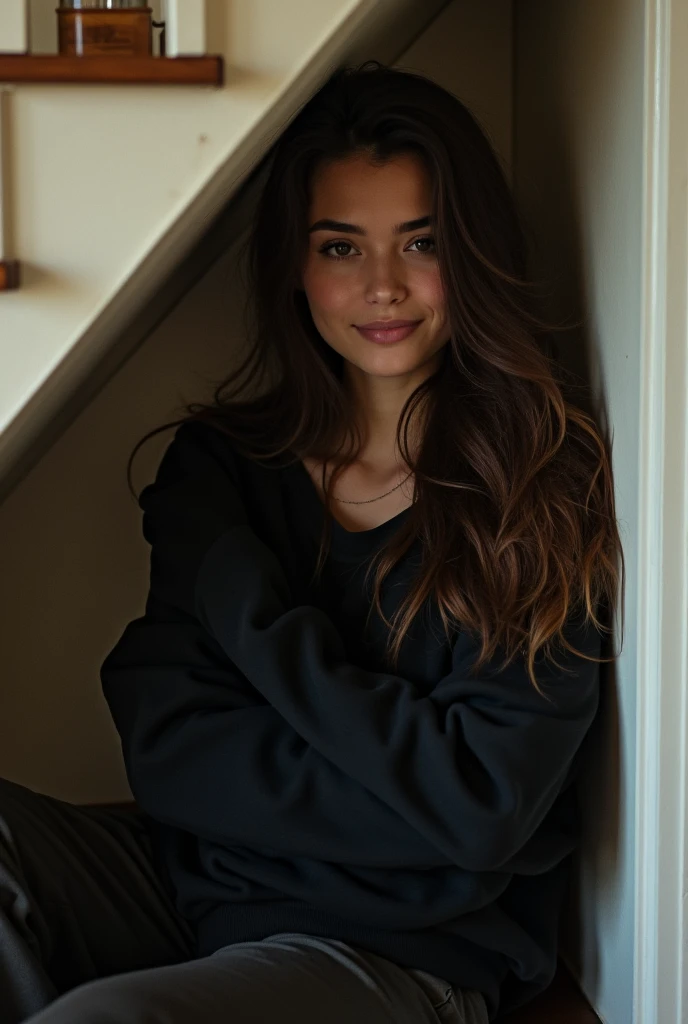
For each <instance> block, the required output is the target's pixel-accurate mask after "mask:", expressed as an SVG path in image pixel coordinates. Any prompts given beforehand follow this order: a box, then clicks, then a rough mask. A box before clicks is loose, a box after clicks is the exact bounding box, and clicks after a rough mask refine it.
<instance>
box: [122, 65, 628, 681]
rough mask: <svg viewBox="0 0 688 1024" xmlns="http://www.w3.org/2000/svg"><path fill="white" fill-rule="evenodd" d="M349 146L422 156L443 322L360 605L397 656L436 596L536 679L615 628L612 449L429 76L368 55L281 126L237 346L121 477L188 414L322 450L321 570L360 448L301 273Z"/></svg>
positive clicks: (404, 437)
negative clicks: (540, 663)
mask: <svg viewBox="0 0 688 1024" xmlns="http://www.w3.org/2000/svg"><path fill="white" fill-rule="evenodd" d="M360 153H364V154H365V155H367V156H368V158H369V159H370V160H371V161H373V162H376V163H381V162H384V161H386V160H389V159H390V158H394V157H395V156H397V155H399V154H415V155H416V156H420V157H421V159H422V160H423V161H424V166H425V167H426V168H427V170H428V172H429V174H430V177H431V181H432V194H433V210H432V215H433V221H432V223H433V237H434V240H435V252H436V255H437V259H438V262H439V268H440V273H441V280H442V284H443V288H444V295H445V301H446V306H447V317H448V322H449V325H450V328H451V337H450V340H449V341H448V343H447V344H446V345H445V348H444V350H443V362H442V365H441V367H440V368H439V369H438V370H437V372H435V373H434V374H433V375H432V376H430V377H428V378H427V379H426V380H424V381H423V382H422V384H420V385H419V386H418V387H417V388H416V390H415V391H414V392H413V393H412V394H411V395H410V396H409V398H408V400H407V401H406V403H405V405H404V407H403V409H402V412H401V415H400V418H399V423H398V426H397V444H398V445H399V450H400V452H401V454H402V456H403V458H404V459H405V461H406V463H407V465H408V467H409V468H410V469H411V470H412V472H413V474H414V480H415V483H414V501H413V504H412V505H411V507H410V514H409V515H408V516H405V517H403V523H402V524H401V526H400V527H399V528H398V529H397V531H396V532H395V534H394V536H393V537H392V538H391V539H390V540H389V541H388V543H387V544H386V545H385V546H384V547H383V548H382V549H381V550H380V551H379V552H378V553H377V555H376V557H375V558H373V559H371V563H370V565H369V567H368V572H369V573H370V572H372V571H373V570H374V571H375V579H374V586H373V600H372V603H371V608H370V611H372V610H373V608H375V609H377V611H378V614H379V615H380V616H381V618H382V619H383V621H384V622H385V623H386V625H387V626H388V627H389V640H388V646H387V650H386V652H385V653H386V657H387V661H388V664H390V665H392V666H394V665H396V664H397V661H398V656H399V649H400V646H401V643H402V641H403V639H404V636H405V635H406V633H407V631H408V630H409V628H410V626H411V623H412V621H413V619H414V617H415V616H416V615H417V614H418V613H419V612H420V611H421V610H422V609H423V608H424V607H425V606H426V604H427V602H428V601H430V600H434V601H436V602H437V605H438V607H439V610H440V615H441V621H442V623H443V626H444V629H445V632H446V634H447V636H449V634H450V630H452V629H454V628H460V629H462V630H467V631H469V632H470V633H472V634H473V635H474V636H475V637H476V638H477V639H478V640H480V641H481V649H480V653H479V655H478V659H477V661H476V663H475V665H474V666H473V668H474V671H476V672H477V671H479V669H480V667H481V666H482V665H484V664H485V662H486V661H488V660H489V659H492V658H493V657H494V656H495V654H496V653H497V651H498V649H500V648H501V649H502V652H503V653H504V661H503V664H502V667H505V666H506V665H507V664H509V663H510V662H511V661H512V660H513V658H514V657H516V656H517V655H519V654H523V655H525V658H526V662H527V667H528V674H529V677H530V679H531V681H532V683H533V685H534V686H535V687H536V688H538V683H537V680H536V677H535V673H534V661H535V657H536V654H537V653H538V651H539V650H540V649H541V648H542V653H543V655H544V656H545V657H546V658H549V659H551V660H554V659H553V650H554V647H555V645H556V646H558V647H563V648H566V649H567V650H569V651H572V652H574V653H577V654H582V652H580V651H577V650H576V648H574V647H572V646H571V645H570V644H569V642H568V640H567V638H566V636H565V632H568V623H569V622H570V621H573V619H574V618H578V621H579V622H582V623H583V624H584V625H586V624H588V623H590V622H592V623H594V625H595V627H596V628H597V629H599V630H600V631H603V632H606V633H610V632H611V629H610V628H609V627H608V626H607V625H605V621H604V620H605V618H606V617H607V616H609V615H611V613H612V612H613V610H614V609H615V608H616V602H617V600H618V599H619V583H620V579H623V580H625V566H624V556H623V550H622V545H621V541H620V537H619V532H618V529H617V523H616V516H615V505H614V488H613V479H612V470H611V458H610V447H609V445H608V443H607V442H606V440H605V439H604V438H603V436H602V434H601V432H600V430H599V429H598V427H597V425H596V422H595V420H594V419H593V417H592V416H591V415H589V414H588V413H586V412H584V411H583V409H582V408H580V406H579V405H578V404H577V403H576V402H574V401H573V400H571V398H570V396H569V397H568V398H567V397H565V396H566V393H567V386H568V384H567V380H566V376H565V374H564V371H563V369H562V368H561V367H560V366H559V364H558V359H557V357H556V355H552V352H556V345H555V344H554V343H553V331H555V330H560V329H561V328H560V327H555V326H554V325H552V324H549V323H546V322H545V320H544V319H543V318H542V316H541V315H540V313H539V311H538V309H537V306H538V300H537V299H536V297H535V296H536V291H535V288H534V285H533V282H532V280H531V279H530V278H529V276H528V274H527V269H526V262H527V254H526V245H525V241H524V234H523V230H522V228H521V226H520V224H519V218H518V215H517V212H516V208H515V203H514V200H513V198H512V195H511V193H510V189H509V186H508V184H507V182H506V179H505V176H504V173H503V170H502V168H501V165H500V162H499V160H498V158H497V156H496V155H495V153H494V152H493V150H492V148H491V145H490V143H489V141H488V138H487V137H486V135H485V133H484V132H483V130H482V129H481V127H480V126H479V124H478V122H477V121H476V120H475V119H474V117H473V116H472V115H471V113H470V112H469V111H468V109H467V108H466V107H465V106H464V105H463V104H462V103H461V102H460V101H459V100H458V99H457V98H456V97H455V96H453V95H452V94H451V93H449V92H447V91H446V90H445V89H443V88H442V87H441V86H439V85H438V84H436V83H435V82H433V81H432V80H430V79H428V78H426V77H424V76H422V75H419V74H415V73H411V72H408V71H404V70H400V69H395V68H391V67H387V66H384V65H382V64H380V63H379V62H378V61H368V62H366V63H365V64H363V65H361V66H360V67H358V68H340V69H338V70H337V71H336V72H335V73H334V74H333V75H332V76H331V77H330V78H329V80H328V81H327V82H326V83H325V85H324V86H323V87H322V88H321V89H320V90H319V91H318V92H317V93H316V94H315V95H314V96H313V97H312V98H311V99H310V100H309V101H308V102H307V103H306V104H305V105H304V106H303V107H302V108H301V109H300V110H299V111H298V112H297V115H296V116H295V117H294V119H293V120H292V121H291V122H290V124H289V125H288V126H287V127H286V129H285V130H284V131H283V133H282V134H281V135H280V137H279V138H278V140H277V142H276V143H275V145H274V146H273V147H272V149H271V151H270V153H269V154H268V157H267V160H268V162H269V167H268V168H266V169H268V170H269V173H268V176H267V179H266V184H265V187H264V189H263V190H262V193H261V197H260V199H259V203H258V207H257V212H256V215H255V218H254V221H253V224H252V229H251V231H250V234H249V237H248V240H247V243H246V244H247V252H246V253H245V255H246V270H247V273H248V288H247V293H246V298H247V303H248V304H249V307H250V314H251V317H250V319H251V320H252V323H253V327H252V330H251V331H250V337H249V344H248V350H247V352H246V353H245V355H244V358H243V359H241V360H240V362H239V364H238V365H237V367H236V369H235V370H234V371H233V372H232V373H231V374H230V375H229V376H228V377H227V378H226V379H224V380H222V381H220V382H219V383H217V381H214V382H213V383H214V384H216V385H217V386H216V388H215V392H214V398H213V401H212V402H211V403H198V402H194V403H189V404H186V405H184V406H183V408H184V411H185V415H184V416H183V417H182V418H181V419H177V420H174V421H172V422H169V423H166V424H163V425H162V426H160V427H158V428H156V429H155V430H152V431H150V432H149V433H148V434H146V435H145V436H144V437H143V438H141V440H140V441H139V442H138V444H137V445H136V447H135V448H134V451H133V452H132V454H131V457H130V459H129V463H128V466H127V478H128V480H129V486H130V488H131V477H130V470H131V463H132V460H133V458H134V455H135V454H136V451H137V450H138V448H139V446H140V445H141V444H142V443H143V442H144V441H146V440H147V439H148V438H149V437H152V436H153V435H154V434H156V433H158V432H159V431H160V430H165V429H168V428H169V427H171V426H177V425H178V424H181V423H183V422H185V421H188V420H198V419H200V420H204V421H206V422H209V423H211V424H212V425H214V426H215V427H216V428H217V429H218V430H221V431H224V432H225V433H226V434H227V435H228V436H230V437H231V439H232V442H233V444H234V445H235V447H236V450H237V451H239V453H240V454H243V455H246V456H248V457H250V458H252V459H256V460H272V459H274V458H275V457H276V456H284V455H286V457H287V459H288V460H291V462H294V461H295V459H301V458H303V457H305V456H312V457H315V458H316V459H317V460H319V461H322V463H323V476H322V482H323V490H324V491H325V502H324V507H325V515H324V519H323V532H322V536H321V543H320V551H319V557H318V560H317V565H316V567H315V571H314V577H315V576H317V575H318V574H319V573H320V572H321V570H322V566H323V563H324V561H325V558H326V555H327V550H328V547H329V542H330V536H331V523H332V500H333V499H332V497H331V495H332V491H333V487H334V484H335V483H336V480H337V478H338V477H339V475H340V473H341V472H342V471H343V469H344V468H345V467H346V466H347V465H349V464H350V463H352V462H354V461H355V460H356V459H357V457H358V455H359V452H360V450H361V437H360V433H359V431H358V429H357V426H356V423H355V422H354V418H353V415H352V410H351V407H350V404H349V401H348V399H347V393H346V392H345V389H344V386H343V374H342V366H343V358H342V356H340V355H339V354H338V353H337V352H335V351H334V350H333V349H332V347H331V346H330V345H328V344H327V342H326V341H325V340H324V339H323V338H322V337H321V336H320V334H319V332H318V331H317V329H316V328H315V325H314V323H313V320H312V317H311V314H310V310H309V307H308V303H307V301H306V296H305V294H304V292H303V290H302V289H301V286H300V279H299V271H300V269H301V267H302V266H303V262H304V260H305V257H306V254H307V251H308V248H307V247H308V237H307V224H308V220H307V218H308V210H309V200H310V195H311V184H312V179H313V174H314V171H315V170H316V168H317V167H318V166H319V164H320V162H321V161H329V160H333V159H338V158H344V157H347V156H350V155H353V154H360ZM266 381H267V383H266ZM578 390H579V391H580V390H583V389H582V388H581V387H580V385H579V386H578ZM420 425H422V428H421V432H420V435H419V436H420V439H421V440H420V444H414V446H413V447H414V451H412V450H411V447H410V444H409V438H410V437H412V436H413V437H414V438H416V437H417V436H418V435H417V434H416V433H415V431H416V429H417V428H419V426H420ZM414 453H415V454H414ZM278 461H279V459H278ZM328 466H331V467H332V472H331V476H330V479H329V484H327V483H326V470H327V467H328ZM131 489H132V492H133V488H131ZM416 540H419V541H420V550H421V552H422V557H421V560H420V568H419V571H418V574H417V577H416V580H415V581H414V583H413V585H411V586H410V587H409V589H408V593H407V595H406V597H405V599H404V600H403V601H402V603H401V605H400V607H399V608H398V609H397V611H396V613H395V615H394V616H393V618H392V620H391V621H389V620H388V619H387V618H385V616H384V614H383V611H382V607H381V602H380V588H381V585H382V582H383V580H384V579H385V577H386V576H387V574H388V573H389V571H390V569H391V568H392V567H393V566H394V564H395V563H396V562H397V561H398V560H399V559H401V558H402V557H403V556H404V554H405V553H406V552H407V551H408V550H409V548H410V547H411V545H412V544H413V543H414V541H416ZM617 563H618V564H617ZM619 567H620V569H621V576H620V572H619ZM366 580H368V577H366ZM624 588H625V584H624ZM622 589H623V588H622ZM565 627H567V628H566V629H565ZM582 656H583V657H587V656H586V655H585V654H582ZM617 656H618V655H613V656H612V657H610V658H594V659H592V658H588V660H595V661H612V660H614V658H615V657H617ZM555 664H556V662H555ZM559 667H560V666H559Z"/></svg>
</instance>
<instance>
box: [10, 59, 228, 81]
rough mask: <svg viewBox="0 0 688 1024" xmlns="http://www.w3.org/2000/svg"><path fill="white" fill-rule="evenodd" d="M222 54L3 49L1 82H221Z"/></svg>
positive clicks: (222, 78) (222, 79)
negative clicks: (65, 54)
mask: <svg viewBox="0 0 688 1024" xmlns="http://www.w3.org/2000/svg"><path fill="white" fill-rule="evenodd" d="M223 81H224V61H223V58H222V57H219V56H210V55H205V56H202V57H61V56H57V55H53V54H49V53H46V54H33V53H31V54H28V53H27V54H24V53H0V82H60V83H66V84H69V83H78V82H81V83H86V82H88V83H94V82H101V83H104V84H106V83H108V82H109V83H116V84H118V85H222V83H223Z"/></svg>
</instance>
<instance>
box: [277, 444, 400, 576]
mask: <svg viewBox="0 0 688 1024" xmlns="http://www.w3.org/2000/svg"><path fill="white" fill-rule="evenodd" d="M292 468H293V470H294V473H295V477H296V479H297V480H298V481H300V483H301V485H302V490H303V493H304V495H305V496H306V500H307V502H308V507H309V508H310V510H312V514H313V520H314V522H315V524H316V525H317V527H318V529H319V530H320V529H322V523H323V518H324V515H325V506H324V504H323V501H322V498H321V497H320V495H319V494H318V491H317V489H316V487H315V484H314V483H313V481H312V479H311V476H310V473H309V472H308V470H307V469H306V467H305V466H304V464H303V462H302V461H301V459H297V460H296V462H295V463H294V465H293V467H292ZM411 507H412V506H411V505H408V506H407V507H406V508H404V509H402V510H401V512H397V514H396V515H394V516H392V517H391V519H386V520H385V521H384V523H378V525H377V526H372V527H371V528H370V529H369V530H347V528H346V527H345V526H342V524H341V523H340V522H339V521H338V520H337V519H335V518H334V516H333V517H332V540H331V550H332V551H333V552H334V553H336V554H338V555H344V556H346V555H349V554H350V555H359V554H366V553H367V552H371V551H374V550H376V549H377V548H378V547H379V546H380V545H381V544H382V543H383V542H384V541H385V540H386V539H387V537H388V536H390V535H391V534H392V533H393V532H394V531H395V530H396V529H397V528H398V527H399V526H400V525H401V523H402V522H403V520H404V519H405V518H406V516H407V515H408V514H409V512H410V511H411Z"/></svg>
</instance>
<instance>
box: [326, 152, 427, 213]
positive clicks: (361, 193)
mask: <svg viewBox="0 0 688 1024" xmlns="http://www.w3.org/2000/svg"><path fill="white" fill-rule="evenodd" d="M430 199H431V183H430V178H429V175H428V173H427V169H426V168H425V165H424V164H423V162H422V160H421V159H420V157H418V156H415V155H414V154H403V155H399V156H395V157H394V158H392V159H390V160H388V161H387V162H386V163H384V164H379V165H375V164H372V163H371V162H370V160H369V159H368V157H367V156H364V155H362V154H356V155H355V156H349V157H344V158H342V159H341V160H332V161H329V162H327V163H325V164H321V165H320V167H318V168H317V169H316V171H315V174H314V176H313V181H312V187H311V197H310V215H311V217H318V216H330V217H334V216H340V215H341V216H343V215H344V213H346V214H347V219H350V220H356V216H355V215H354V214H355V211H356V210H360V211H366V214H367V217H368V219H370V218H371V215H373V214H375V215H376V217H375V219H378V218H381V219H384V218H385V213H386V212H387V211H389V216H390V219H391V218H394V219H396V220H398V219H399V217H398V216H397V215H398V214H399V213H400V212H401V211H402V209H403V211H404V212H407V213H408V214H409V216H410V215H411V214H412V213H413V212H414V211H415V212H416V213H418V214H421V213H422V214H424V213H428V212H429V203H430ZM357 216H358V223H360V222H361V220H362V219H363V213H362V212H361V213H360V214H358V215H357Z"/></svg>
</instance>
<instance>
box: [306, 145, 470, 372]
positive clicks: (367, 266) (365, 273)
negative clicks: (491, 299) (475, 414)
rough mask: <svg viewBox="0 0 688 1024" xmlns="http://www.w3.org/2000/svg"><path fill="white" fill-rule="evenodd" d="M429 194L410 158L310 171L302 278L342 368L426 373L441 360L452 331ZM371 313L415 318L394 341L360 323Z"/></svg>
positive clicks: (348, 161)
mask: <svg viewBox="0 0 688 1024" xmlns="http://www.w3.org/2000/svg"><path fill="white" fill-rule="evenodd" d="M431 199H432V194H431V183H430V180H429V178H428V175H427V172H426V171H425V168H424V166H423V164H422V162H421V161H420V159H419V158H417V157H415V156H413V155H403V156H398V157H395V158H394V159H393V160H390V161H388V162H387V163H386V164H385V165H383V166H381V167H376V166H373V165H372V164H371V163H370V162H369V161H368V159H367V157H365V156H363V155H356V156H352V157H347V158H345V159H342V160H338V161H335V162H331V163H329V164H325V165H321V167H320V168H319V169H318V171H317V172H316V174H315V176H314V180H313V187H312V199H311V204H310V209H309V216H308V227H309V247H308V255H307V257H306V262H305V265H304V270H303V278H302V284H303V288H304V291H305V293H306V298H307V300H308V304H309V306H310V310H311V315H312V317H313V322H314V323H315V326H316V327H317V329H318V331H319V332H320V334H321V335H322V337H323V338H324V340H325V341H326V342H327V343H328V345H330V346H331V347H332V348H333V349H335V351H337V352H338V353H339V354H340V355H342V356H343V357H344V359H345V360H347V361H348V363H350V364H351V366H350V367H349V369H353V368H354V367H357V368H358V370H359V371H362V372H363V373H365V374H370V375H373V376H377V377H398V376H409V377H411V378H416V377H418V376H421V377H422V378H425V377H427V376H429V375H430V373H432V372H433V371H434V369H435V368H436V366H437V365H439V361H440V358H441V350H442V349H443V348H444V345H445V344H446V342H447V341H448V340H449V334H450V332H449V328H448V326H447V321H446V315H445V302H444V295H443V289H442V285H441V282H440V273H439V266H438V262H437V257H436V255H435V251H434V242H433V238H432V224H431V223H430V219H429V218H430V217H431V209H432V201H431ZM325 220H328V221H330V222H339V223H336V224H335V223H329V224H325V223H322V222H323V221H325ZM410 221H422V222H421V223H417V224H411V225H409V224H408V223H406V222H410ZM399 224H401V225H402V229H401V230H400V231H399V230H398V228H397V225H399ZM377 320H410V321H418V323H417V325H416V326H415V328H414V329H413V330H412V332H411V333H410V334H407V336H406V337H403V338H401V339H400V340H392V341H386V340H383V341H380V340H375V339H374V338H373V337H372V336H370V335H366V334H363V333H361V331H360V330H358V328H359V327H361V326H365V325H366V324H369V323H371V322H373V321H377ZM354 372H356V371H355V370H354Z"/></svg>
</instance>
